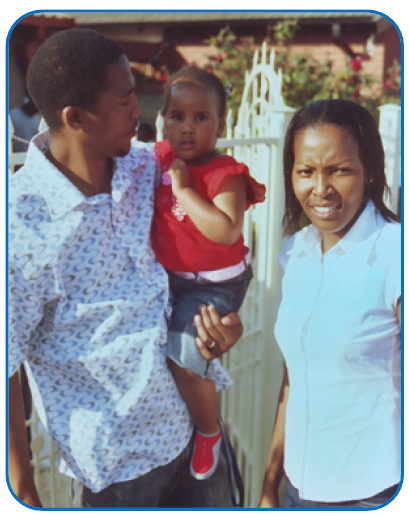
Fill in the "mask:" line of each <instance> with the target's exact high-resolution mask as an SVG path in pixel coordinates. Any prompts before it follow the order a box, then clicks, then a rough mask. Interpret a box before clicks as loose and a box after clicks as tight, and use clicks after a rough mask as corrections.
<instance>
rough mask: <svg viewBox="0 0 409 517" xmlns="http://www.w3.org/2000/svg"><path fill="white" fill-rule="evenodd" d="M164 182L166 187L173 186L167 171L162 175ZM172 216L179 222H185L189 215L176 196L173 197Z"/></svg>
mask: <svg viewBox="0 0 409 517" xmlns="http://www.w3.org/2000/svg"><path fill="white" fill-rule="evenodd" d="M162 182H163V184H164V185H172V178H171V177H170V176H169V174H168V172H167V171H165V172H164V173H163V174H162ZM172 214H173V215H174V216H175V217H176V219H177V220H178V221H183V220H184V218H185V217H186V215H187V214H186V212H185V210H184V209H183V207H182V205H181V204H180V203H179V200H178V198H177V197H176V196H174V195H172Z"/></svg>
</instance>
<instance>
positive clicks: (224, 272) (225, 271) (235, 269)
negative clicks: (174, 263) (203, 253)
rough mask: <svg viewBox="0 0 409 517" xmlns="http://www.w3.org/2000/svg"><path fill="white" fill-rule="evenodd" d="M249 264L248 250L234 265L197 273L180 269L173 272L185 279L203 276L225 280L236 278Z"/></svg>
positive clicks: (204, 277) (208, 278) (212, 279)
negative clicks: (184, 271)
mask: <svg viewBox="0 0 409 517" xmlns="http://www.w3.org/2000/svg"><path fill="white" fill-rule="evenodd" d="M249 265H250V252H248V253H247V255H246V256H245V257H244V259H243V260H242V261H241V262H239V264H236V265H235V266H229V267H224V268H222V269H214V270H213V271H199V272H197V273H190V272H188V273H183V272H180V271H174V274H175V275H177V276H180V277H181V278H184V279H185V280H194V279H195V278H198V277H200V278H203V280H208V281H209V282H225V281H226V280H231V279H232V278H236V276H239V275H241V274H242V273H244V271H245V270H246V268H247V266H249Z"/></svg>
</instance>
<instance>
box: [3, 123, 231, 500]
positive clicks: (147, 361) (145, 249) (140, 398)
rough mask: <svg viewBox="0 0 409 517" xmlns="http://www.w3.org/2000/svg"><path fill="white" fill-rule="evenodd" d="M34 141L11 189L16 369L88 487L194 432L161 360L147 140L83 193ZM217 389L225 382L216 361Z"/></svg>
mask: <svg viewBox="0 0 409 517" xmlns="http://www.w3.org/2000/svg"><path fill="white" fill-rule="evenodd" d="M48 146H49V135H48V133H47V132H45V133H42V134H40V135H38V136H37V137H36V138H35V139H34V141H33V142H32V143H31V145H30V147H29V150H28V154H27V159H26V163H25V165H24V167H23V168H22V169H20V170H19V171H18V172H17V173H16V174H15V175H14V176H13V177H12V179H11V181H10V188H9V194H10V195H9V199H10V206H9V268H10V269H9V300H8V302H9V361H8V366H9V375H10V376H11V375H13V374H14V373H15V372H16V371H17V369H18V367H19V365H20V364H21V363H23V362H24V363H25V367H26V370H27V373H28V376H29V382H30V387H31V390H32V394H33V398H34V403H35V405H36V407H37V409H38V412H39V415H40V418H41V420H42V422H43V424H44V425H45V427H46V428H47V429H48V431H49V432H50V434H51V436H52V437H53V439H54V440H55V443H56V445H57V449H58V451H59V453H60V454H61V457H62V458H63V460H62V465H61V469H60V470H61V471H62V472H63V473H65V474H67V475H69V476H72V477H75V478H77V479H78V480H80V481H81V482H82V483H83V484H85V485H86V486H87V487H89V488H90V489H91V490H92V491H95V492H96V491H100V490H102V489H104V488H105V487H107V486H108V485H110V484H112V483H117V482H121V481H126V480H129V479H134V478H136V477H139V476H141V475H143V474H145V473H147V472H149V471H151V470H152V469H154V468H156V467H158V466H161V465H165V464H167V463H169V462H170V461H171V460H173V459H174V458H175V457H176V456H178V454H180V452H181V451H182V450H183V449H184V448H185V447H186V445H187V442H188V440H189V438H190V435H191V432H192V428H191V427H192V426H191V422H190V418H189V414H188V411H187V408H186V405H185V403H184V401H183V400H182V399H181V397H180V395H179V392H178V390H177V388H176V385H175V383H174V381H173V378H172V375H171V374H170V372H169V370H168V368H167V366H166V338H167V323H166V316H165V314H166V313H167V311H168V279H167V275H166V272H165V270H164V269H163V268H162V266H161V265H160V264H159V263H158V262H157V261H156V258H155V255H154V252H153V250H152V248H151V244H150V227H151V219H152V214H153V198H154V188H155V185H154V183H155V180H154V179H155V157H154V153H153V149H152V147H147V146H143V147H139V148H132V150H131V152H130V153H129V154H128V155H127V156H126V157H124V158H120V159H117V160H116V164H115V171H114V177H113V180H112V194H99V195H96V196H92V197H89V198H87V197H85V196H84V195H83V194H82V193H81V192H80V191H79V190H78V189H77V188H76V187H75V186H74V185H73V184H72V183H71V182H70V181H69V180H68V179H67V178H66V177H65V176H64V175H63V174H62V173H61V172H60V171H59V170H58V169H56V168H55V167H54V166H53V165H52V164H51V163H50V162H49V161H48V160H47V159H46V158H45V156H44V152H45V151H46V150H47V149H48ZM215 376H216V379H218V381H219V382H218V384H219V387H220V386H221V385H226V384H228V380H227V377H226V374H225V373H223V372H222V370H221V367H220V366H219V365H218V366H217V367H216V373H215Z"/></svg>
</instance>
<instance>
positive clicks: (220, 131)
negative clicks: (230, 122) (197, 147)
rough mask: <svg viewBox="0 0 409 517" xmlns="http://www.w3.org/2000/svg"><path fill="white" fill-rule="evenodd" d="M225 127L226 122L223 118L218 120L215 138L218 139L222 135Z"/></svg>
mask: <svg viewBox="0 0 409 517" xmlns="http://www.w3.org/2000/svg"><path fill="white" fill-rule="evenodd" d="M225 127H226V121H225V120H224V118H222V119H220V120H219V127H218V129H217V137H218V138H220V137H221V136H222V134H223V131H224V128H225Z"/></svg>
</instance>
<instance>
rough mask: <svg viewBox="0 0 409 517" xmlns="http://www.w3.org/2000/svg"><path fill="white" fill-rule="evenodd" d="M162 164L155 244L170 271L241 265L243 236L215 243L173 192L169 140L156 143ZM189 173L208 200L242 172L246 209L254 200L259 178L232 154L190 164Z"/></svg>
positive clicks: (157, 253)
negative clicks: (201, 230) (190, 215)
mask: <svg viewBox="0 0 409 517" xmlns="http://www.w3.org/2000/svg"><path fill="white" fill-rule="evenodd" d="M155 148H156V150H157V151H158V155H159V159H160V165H161V181H160V184H159V186H158V188H157V190H156V198H155V214H154V221H153V228H152V246H153V249H154V250H155V253H156V256H157V258H158V260H159V262H160V263H161V264H162V265H163V266H164V267H165V268H166V269H168V270H170V271H179V272H198V271H211V270H213V269H221V268H224V267H228V266H234V265H236V264H238V263H239V262H240V261H241V260H243V258H244V257H245V255H246V253H247V248H246V247H245V246H244V239H243V236H240V237H239V239H238V240H237V241H236V242H235V243H234V244H232V245H230V246H225V245H223V244H216V243H215V242H213V241H211V240H209V239H208V238H207V237H205V236H204V235H203V234H202V233H200V231H199V230H198V229H197V228H196V226H195V225H194V224H193V222H192V221H191V219H190V217H189V216H188V215H187V214H186V212H185V211H184V210H183V208H182V206H181V205H180V204H179V201H178V199H177V198H176V197H175V196H174V195H173V192H172V181H171V179H170V177H169V175H168V174H167V170H168V169H169V167H170V165H171V164H172V163H173V161H174V160H175V158H176V155H175V153H174V152H173V151H172V149H171V147H170V145H169V142H168V141H166V140H165V141H164V142H158V143H157V144H156V146H155ZM188 169H189V174H190V178H191V180H192V182H193V184H194V185H195V186H196V189H197V191H198V192H199V194H200V195H201V196H202V197H203V199H205V200H207V201H211V200H212V199H213V198H214V197H215V196H216V194H217V193H218V191H219V189H220V186H221V184H222V182H223V180H224V179H225V178H226V177H227V176H230V175H234V174H243V175H244V177H245V179H246V187H247V199H246V209H247V208H249V207H250V206H251V205H252V204H253V203H254V199H253V190H252V188H253V187H254V185H255V184H257V182H256V180H254V179H253V178H252V177H251V176H250V174H249V169H248V167H247V166H246V165H244V164H243V163H238V162H237V161H236V160H235V159H234V158H232V157H231V156H219V157H218V158H216V159H215V160H213V161H211V162H209V163H205V164H204V165H189V164H188Z"/></svg>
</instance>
